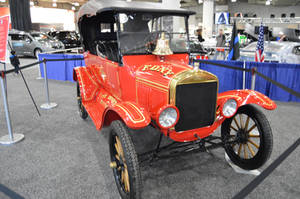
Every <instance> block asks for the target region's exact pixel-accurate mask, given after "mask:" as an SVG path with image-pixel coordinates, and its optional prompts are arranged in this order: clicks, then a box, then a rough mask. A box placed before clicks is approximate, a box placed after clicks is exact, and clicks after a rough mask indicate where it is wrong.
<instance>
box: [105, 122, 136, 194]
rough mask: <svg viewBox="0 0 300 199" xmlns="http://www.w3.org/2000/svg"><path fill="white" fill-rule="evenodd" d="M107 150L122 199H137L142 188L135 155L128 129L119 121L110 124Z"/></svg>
mask: <svg viewBox="0 0 300 199" xmlns="http://www.w3.org/2000/svg"><path fill="white" fill-rule="evenodd" d="M109 149H110V157H111V163H110V167H111V168H112V169H113V174H114V177H115V181H116V184H117V187H118V191H119V193H120V195H121V197H122V199H139V198H140V194H141V188H142V187H141V174H140V169H139V162H138V158H137V153H136V151H135V148H134V145H133V142H132V140H131V138H130V136H129V134H128V128H127V127H126V126H125V125H124V123H123V122H121V121H118V120H117V121H114V122H112V124H111V132H110V135H109Z"/></svg>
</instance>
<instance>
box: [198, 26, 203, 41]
mask: <svg viewBox="0 0 300 199" xmlns="http://www.w3.org/2000/svg"><path fill="white" fill-rule="evenodd" d="M197 36H198V40H199V42H204V41H205V40H204V39H203V37H202V29H197Z"/></svg>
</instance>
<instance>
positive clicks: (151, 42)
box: [144, 30, 172, 53]
mask: <svg viewBox="0 0 300 199" xmlns="http://www.w3.org/2000/svg"><path fill="white" fill-rule="evenodd" d="M161 33H165V34H167V35H168V36H169V43H171V38H172V37H171V34H170V33H168V32H167V31H163V30H160V31H155V32H151V33H150V34H149V35H148V36H147V37H146V38H145V39H144V43H145V50H146V51H147V52H149V53H152V52H153V51H154V49H155V45H156V41H157V39H158V38H159V36H160V34H161Z"/></svg>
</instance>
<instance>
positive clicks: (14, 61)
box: [9, 50, 20, 74]
mask: <svg viewBox="0 0 300 199" xmlns="http://www.w3.org/2000/svg"><path fill="white" fill-rule="evenodd" d="M10 54H11V56H10V57H9V59H10V63H11V65H13V67H14V68H15V73H17V74H19V66H20V61H19V58H18V56H17V55H16V52H15V51H13V50H12V51H11V52H10Z"/></svg>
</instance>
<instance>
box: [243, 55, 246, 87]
mask: <svg viewBox="0 0 300 199" xmlns="http://www.w3.org/2000/svg"><path fill="white" fill-rule="evenodd" d="M243 68H244V69H246V61H245V60H244V65H243ZM243 89H246V71H243Z"/></svg>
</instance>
